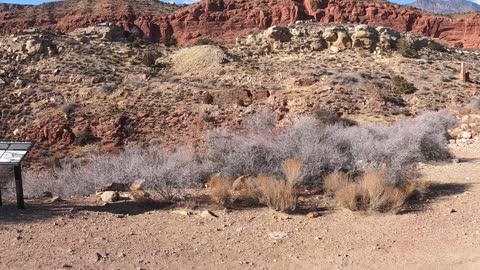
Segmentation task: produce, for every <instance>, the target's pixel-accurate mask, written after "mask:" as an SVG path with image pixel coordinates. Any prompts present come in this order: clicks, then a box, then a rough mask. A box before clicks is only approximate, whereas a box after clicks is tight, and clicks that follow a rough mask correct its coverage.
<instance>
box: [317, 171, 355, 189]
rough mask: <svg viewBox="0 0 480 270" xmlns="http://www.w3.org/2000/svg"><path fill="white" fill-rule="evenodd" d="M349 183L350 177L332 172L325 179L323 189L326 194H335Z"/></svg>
mask: <svg viewBox="0 0 480 270" xmlns="http://www.w3.org/2000/svg"><path fill="white" fill-rule="evenodd" d="M350 182H352V179H351V177H350V176H349V175H348V174H346V173H343V172H334V173H331V174H329V175H328V176H327V177H325V181H324V183H323V189H324V190H325V192H326V193H327V194H335V193H336V192H338V191H339V190H341V189H343V188H345V187H346V186H347V185H348V184H349V183H350Z"/></svg>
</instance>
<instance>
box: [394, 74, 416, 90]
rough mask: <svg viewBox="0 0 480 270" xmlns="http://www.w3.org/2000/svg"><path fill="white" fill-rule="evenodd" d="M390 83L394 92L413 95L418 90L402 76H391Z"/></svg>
mask: <svg viewBox="0 0 480 270" xmlns="http://www.w3.org/2000/svg"><path fill="white" fill-rule="evenodd" d="M392 82H393V87H394V88H395V90H397V91H399V92H401V93H403V94H413V93H415V92H416V91H417V90H418V89H417V88H416V87H415V85H414V84H413V83H411V82H409V81H407V80H406V79H405V78H404V77H402V76H393V78H392Z"/></svg>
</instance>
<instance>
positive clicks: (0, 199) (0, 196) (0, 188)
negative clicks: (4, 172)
mask: <svg viewBox="0 0 480 270" xmlns="http://www.w3.org/2000/svg"><path fill="white" fill-rule="evenodd" d="M1 206H2V183H0V207H1Z"/></svg>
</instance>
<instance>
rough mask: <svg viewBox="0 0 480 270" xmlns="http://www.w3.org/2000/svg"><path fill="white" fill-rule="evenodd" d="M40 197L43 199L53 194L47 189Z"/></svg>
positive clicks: (51, 196)
mask: <svg viewBox="0 0 480 270" xmlns="http://www.w3.org/2000/svg"><path fill="white" fill-rule="evenodd" d="M42 198H44V199H48V198H53V194H52V193H51V192H49V191H45V192H43V193H42Z"/></svg>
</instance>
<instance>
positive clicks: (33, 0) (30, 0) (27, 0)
mask: <svg viewBox="0 0 480 270" xmlns="http://www.w3.org/2000/svg"><path fill="white" fill-rule="evenodd" d="M471 1H472V2H476V3H479V4H480V0H471ZM44 2H51V1H48V0H0V3H17V4H34V5H36V4H40V3H44ZM165 2H170V0H166V1H165ZM174 2H175V3H177V4H185V3H187V4H188V3H192V2H196V0H175V1H174ZM391 2H395V3H399V4H406V3H411V2H414V0H392V1H391Z"/></svg>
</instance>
